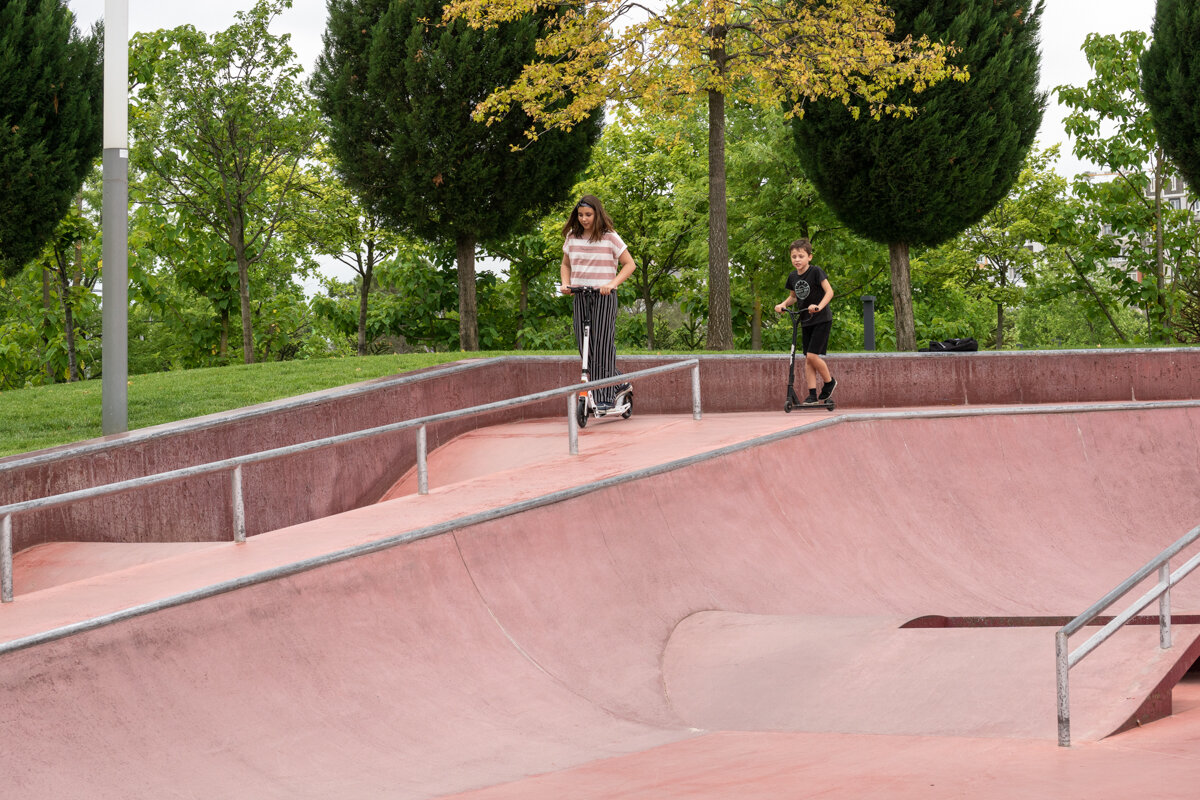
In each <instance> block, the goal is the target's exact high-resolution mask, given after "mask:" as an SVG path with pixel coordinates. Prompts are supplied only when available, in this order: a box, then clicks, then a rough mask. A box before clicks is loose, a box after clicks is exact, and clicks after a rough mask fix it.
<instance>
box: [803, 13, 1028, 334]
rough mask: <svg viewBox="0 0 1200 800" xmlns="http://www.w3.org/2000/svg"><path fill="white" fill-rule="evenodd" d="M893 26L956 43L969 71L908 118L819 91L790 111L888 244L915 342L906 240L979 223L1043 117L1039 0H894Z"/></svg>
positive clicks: (899, 323)
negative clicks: (876, 115)
mask: <svg viewBox="0 0 1200 800" xmlns="http://www.w3.org/2000/svg"><path fill="white" fill-rule="evenodd" d="M890 5H891V6H892V9H893V11H894V12H895V19H896V34H895V35H896V36H899V37H903V36H908V35H912V36H928V37H930V38H931V39H936V40H939V41H943V42H945V43H946V44H951V45H953V46H955V47H957V48H959V50H958V52H957V53H956V54H954V55H953V56H952V57H951V59H950V60H951V61H952V62H953V63H955V64H957V65H960V66H961V67H962V68H964V69H965V70H967V71H969V73H970V78H969V80H967V81H965V82H959V81H944V82H942V83H939V84H937V85H935V86H933V87H931V88H928V89H925V90H924V91H923V92H919V91H918V89H919V88H920V87H917V88H914V89H911V90H902V91H904V94H903V95H902V96H903V97H904V98H905V100H906V101H907V102H906V104H908V105H912V106H917V107H918V109H919V110H918V112H917V113H916V114H914V115H912V116H911V117H887V118H881V119H869V118H865V117H863V116H862V115H860V114H856V113H855V111H856V109H854V108H853V107H850V106H846V105H844V104H842V103H839V102H836V101H830V100H819V101H817V102H814V103H812V104H811V105H809V106H808V108H807V109H806V110H805V113H804V117H803V118H802V119H796V120H794V122H793V130H794V133H795V137H796V146H797V148H798V151H799V153H800V158H801V162H802V163H803V165H804V169H805V172H806V173H807V174H808V175H809V177H810V178H811V179H812V181H813V183H815V184H816V185H817V188H818V189H819V191H820V192H821V195H822V197H824V198H825V200H826V201H827V202H828V203H829V205H830V206H831V207H832V208H833V210H834V212H835V213H836V214H837V215H838V217H839V218H840V219H842V220H843V221H844V222H845V223H846V224H847V225H848V226H850V227H851V228H852V229H854V230H855V231H856V232H858V233H859V234H861V235H863V236H866V237H867V238H870V239H872V240H874V241H878V242H882V243H886V244H887V245H888V249H889V256H890V261H891V284H892V285H891V290H892V291H891V293H892V306H893V310H894V313H895V326H896V329H895V334H896V343H897V347H898V348H899V349H901V350H912V349H914V348H915V346H916V332H915V326H914V322H913V306H912V304H913V299H912V288H911V275H910V266H909V249H910V247H911V246H913V245H924V246H934V245H937V244H940V243H942V242H944V241H947V240H948V239H950V238H951V237H953V236H955V235H956V234H958V233H959V232H960V231H962V230H964V229H965V228H966V227H968V226H969V225H972V224H974V223H976V222H978V221H979V220H980V219H982V218H983V216H984V215H985V214H986V213H987V212H988V211H989V210H990V209H991V208H992V207H993V206H995V205H996V203H998V202H999V201H1000V200H1001V199H1002V198H1003V197H1004V196H1005V195H1006V194H1007V193H1008V190H1009V188H1010V187H1011V186H1012V184H1013V182H1014V181H1015V180H1016V178H1017V175H1018V173H1019V172H1020V169H1021V164H1022V163H1023V161H1024V159H1025V154H1026V153H1027V152H1028V151H1029V148H1030V146H1031V145H1032V144H1033V140H1034V137H1035V136H1036V134H1037V129H1038V125H1039V124H1040V123H1041V119H1042V111H1043V108H1044V106H1045V96H1044V95H1043V94H1041V93H1039V92H1038V91H1037V84H1038V50H1037V48H1038V34H1039V28H1040V18H1041V13H1042V3H1040V2H1035V3H1033V4H1032V5H1031V4H1029V3H1027V2H1024V0H995V2H987V3H982V2H980V3H961V2H933V3H930V2H924V0H895V2H892V3H891V4H890Z"/></svg>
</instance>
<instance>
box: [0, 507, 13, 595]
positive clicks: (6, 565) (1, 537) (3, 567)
mask: <svg viewBox="0 0 1200 800" xmlns="http://www.w3.org/2000/svg"><path fill="white" fill-rule="evenodd" d="M12 558H13V556H12V514H5V515H4V520H3V521H2V522H0V602H5V603H11V602H12V601H13V562H12Z"/></svg>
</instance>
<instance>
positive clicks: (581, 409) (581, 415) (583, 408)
mask: <svg viewBox="0 0 1200 800" xmlns="http://www.w3.org/2000/svg"><path fill="white" fill-rule="evenodd" d="M587 418H588V413H587V398H586V397H581V398H579V400H578V401H577V402H576V403H575V421H576V422H578V423H579V427H581V428H586V427H587Z"/></svg>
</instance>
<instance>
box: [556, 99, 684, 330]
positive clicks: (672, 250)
mask: <svg viewBox="0 0 1200 800" xmlns="http://www.w3.org/2000/svg"><path fill="white" fill-rule="evenodd" d="M697 122H698V120H697V118H696V117H695V115H692V116H690V117H684V118H682V119H680V118H676V119H664V118H662V117H660V116H658V115H657V114H653V113H635V114H626V115H623V117H622V118H621V119H618V120H616V121H614V122H613V123H611V124H609V125H608V126H607V127H606V128H605V130H604V135H603V136H602V137H601V138H600V142H599V144H598V145H597V147H596V151H595V154H594V156H593V159H592V163H591V164H590V165H589V166H588V172H587V174H586V175H585V176H584V178H583V180H582V181H581V182H580V184H579V187H578V188H577V190H576V191H577V193H580V194H582V193H585V192H586V193H591V194H594V195H596V196H597V197H600V198H601V199H603V200H604V204H605V209H606V210H607V211H608V212H609V214H610V216H612V218H613V224H614V225H615V226H616V228H617V231H618V232H619V233H620V234H621V238H622V239H623V240H624V241H625V243H626V244H627V245H628V246H629V252H630V253H632V254H633V256H634V260H636V261H637V265H638V269H637V271H636V272H634V273H633V275H631V276H630V277H629V280H628V281H627V284H628V286H629V287H630V288H632V289H633V291H634V294H635V297H636V298H637V300H638V301H639V304H640V306H641V309H640V310H641V311H642V314H643V315H644V317H645V325H644V331H645V338H643V339H642V340H641V341H639V342H638V343H637V346H639V347H649V348H655V347H658V346H659V345H658V339H659V337H658V333H657V327H658V326H657V324H656V319H655V309H656V308H657V307H658V305H659V304H660V303H664V302H668V301H670V300H672V299H673V298H674V296H675V294H676V291H677V288H678V275H679V273H680V271H681V270H682V269H683V268H684V267H686V266H689V265H693V266H694V265H696V264H698V263H702V262H703V255H702V254H701V255H700V256H699V257H698V258H697V256H696V253H697V251H698V250H701V249H702V246H703V244H704V241H705V240H704V219H705V194H704V191H705V190H704V182H705V179H706V172H705V167H704V144H703V143H704V138H703V135H704V134H703V128H702V127H700V126H698V125H697ZM560 260H561V258H560Z"/></svg>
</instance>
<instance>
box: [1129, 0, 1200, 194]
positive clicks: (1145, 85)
mask: <svg viewBox="0 0 1200 800" xmlns="http://www.w3.org/2000/svg"><path fill="white" fill-rule="evenodd" d="M1151 33H1152V34H1153V37H1154V41H1153V43H1152V44H1151V45H1150V47H1149V48H1148V49H1147V50H1146V52H1145V53H1143V54H1142V57H1141V67H1142V91H1143V92H1144V93H1145V95H1146V105H1147V106H1149V108H1150V113H1151V116H1152V118H1153V120H1154V128H1155V131H1156V132H1157V133H1158V140H1159V142H1160V143H1161V144H1162V148H1163V150H1164V151H1166V153H1167V155H1169V156H1170V157H1171V160H1172V161H1174V162H1175V165H1176V166H1177V167H1178V168H1179V171H1180V172H1181V173H1182V174H1183V177H1184V179H1185V180H1186V181H1187V182H1188V185H1189V186H1191V187H1192V188H1193V189H1197V188H1198V187H1200V3H1198V2H1196V0H1158V2H1157V4H1156V6H1155V10H1154V26H1153V28H1152V29H1151ZM1198 190H1200V189H1198Z"/></svg>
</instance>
